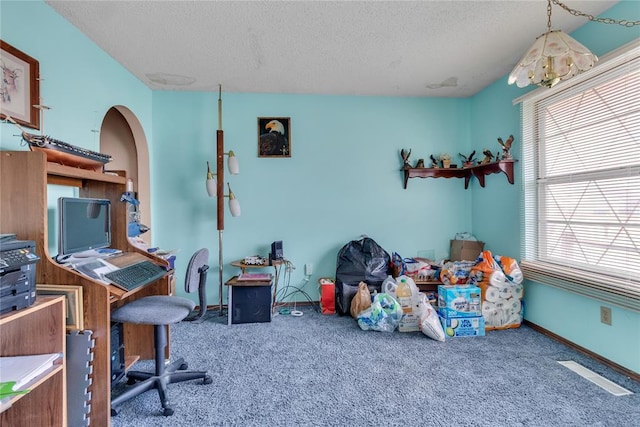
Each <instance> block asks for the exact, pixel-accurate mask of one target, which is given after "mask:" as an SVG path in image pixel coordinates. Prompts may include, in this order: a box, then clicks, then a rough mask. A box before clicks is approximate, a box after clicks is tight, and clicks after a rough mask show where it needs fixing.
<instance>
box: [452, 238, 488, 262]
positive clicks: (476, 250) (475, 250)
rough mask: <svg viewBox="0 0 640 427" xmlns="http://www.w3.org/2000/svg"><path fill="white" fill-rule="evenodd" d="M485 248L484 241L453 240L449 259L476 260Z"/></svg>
mask: <svg viewBox="0 0 640 427" xmlns="http://www.w3.org/2000/svg"><path fill="white" fill-rule="evenodd" d="M483 250H484V242H478V241H475V240H451V246H450V249H449V259H450V260H451V261H475V260H476V259H477V258H478V256H479V255H480V254H481V253H482V251H483Z"/></svg>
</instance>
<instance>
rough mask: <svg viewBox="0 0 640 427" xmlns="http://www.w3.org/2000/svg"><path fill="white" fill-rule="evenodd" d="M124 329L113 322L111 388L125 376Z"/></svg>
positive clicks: (118, 323) (119, 324)
mask: <svg viewBox="0 0 640 427" xmlns="http://www.w3.org/2000/svg"><path fill="white" fill-rule="evenodd" d="M122 334H123V328H122V323H120V322H111V386H113V385H114V384H116V383H117V382H118V381H120V379H121V378H122V377H123V376H124V372H125V366H124V343H123V339H122Z"/></svg>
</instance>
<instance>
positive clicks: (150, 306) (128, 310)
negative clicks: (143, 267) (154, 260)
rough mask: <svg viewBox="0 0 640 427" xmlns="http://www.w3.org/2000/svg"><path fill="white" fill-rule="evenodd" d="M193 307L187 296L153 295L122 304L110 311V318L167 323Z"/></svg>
mask: <svg viewBox="0 0 640 427" xmlns="http://www.w3.org/2000/svg"><path fill="white" fill-rule="evenodd" d="M195 307H196V304H195V303H194V302H193V301H191V300H190V299H187V298H182V297H175V296H169V295H153V296H149V297H143V298H140V299H137V300H135V301H132V302H130V303H128V304H125V305H123V306H122V307H120V308H118V309H117V310H115V311H114V312H113V313H111V320H112V321H114V322H127V323H138V324H145V325H169V324H172V323H178V322H180V321H181V320H182V319H184V318H185V317H187V316H188V315H189V313H190V312H191V310H193V309H194V308H195Z"/></svg>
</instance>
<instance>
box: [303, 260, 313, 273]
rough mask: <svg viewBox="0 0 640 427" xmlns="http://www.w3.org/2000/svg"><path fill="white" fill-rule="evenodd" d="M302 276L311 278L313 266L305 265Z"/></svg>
mask: <svg viewBox="0 0 640 427" xmlns="http://www.w3.org/2000/svg"><path fill="white" fill-rule="evenodd" d="M304 274H306V275H307V276H311V275H312V274H313V265H312V264H311V263H306V264H305V265H304Z"/></svg>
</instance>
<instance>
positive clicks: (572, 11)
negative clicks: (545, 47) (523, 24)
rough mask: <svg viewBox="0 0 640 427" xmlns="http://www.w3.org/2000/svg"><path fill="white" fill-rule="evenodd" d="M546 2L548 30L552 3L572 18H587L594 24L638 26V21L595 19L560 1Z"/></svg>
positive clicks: (639, 23) (551, 0)
mask: <svg viewBox="0 0 640 427" xmlns="http://www.w3.org/2000/svg"><path fill="white" fill-rule="evenodd" d="M547 1H548V5H547V16H548V17H549V21H548V24H547V25H548V26H549V29H551V3H552V2H553V4H556V5H558V6H560V7H561V8H563V9H564V10H566V11H567V12H569V13H570V14H572V15H574V16H584V17H585V18H587V19H588V20H589V21H594V22H600V23H601V24H618V25H622V26H623V27H634V26H636V25H640V21H628V20H626V19H620V20H617V19H613V18H597V17H595V16H593V15H589V14H588V13H584V12H580V11H579V10H575V9H571V8H570V7H569V6H567V5H566V4H564V3H562V2H561V1H560V0H547Z"/></svg>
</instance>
